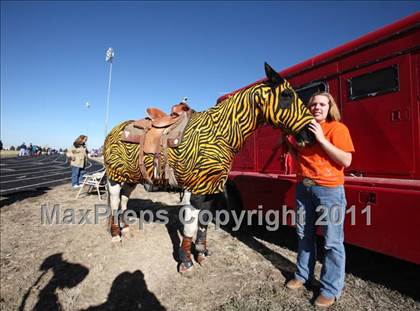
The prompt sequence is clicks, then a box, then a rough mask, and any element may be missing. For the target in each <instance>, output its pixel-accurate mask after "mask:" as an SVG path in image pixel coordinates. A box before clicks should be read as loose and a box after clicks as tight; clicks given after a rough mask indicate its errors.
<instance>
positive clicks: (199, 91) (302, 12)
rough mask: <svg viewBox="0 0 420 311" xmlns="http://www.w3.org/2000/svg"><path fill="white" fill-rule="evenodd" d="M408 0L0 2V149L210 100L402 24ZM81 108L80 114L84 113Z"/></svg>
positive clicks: (91, 132) (95, 139)
mask: <svg viewBox="0 0 420 311" xmlns="http://www.w3.org/2000/svg"><path fill="white" fill-rule="evenodd" d="M419 9H420V3H419V2H418V1H417V2H416V1H407V2H404V1H398V2H392V1H375V2H369V1H367V2H362V1H351V2H343V1H340V2H333V1H323V2H317V1H290V2H277V1H266V2H264V1H246V2H227V1H214V2H194V1H182V2H172V1H171V2H169V1H162V2H158V1H157V2H147V1H144V2H136V1H127V2H124V1H119V2H114V1H85V2H84V1H59V2H54V1H2V2H1V140H2V141H3V143H4V145H5V146H10V145H14V146H16V145H19V144H21V143H22V142H25V143H27V144H28V143H29V142H32V143H33V144H39V145H42V146H44V145H49V146H51V147H56V148H59V147H62V148H65V147H67V146H69V145H71V143H72V142H73V140H74V139H75V138H76V137H77V136H78V135H80V134H86V135H88V136H89V140H88V148H97V147H99V146H100V145H101V144H102V142H103V139H104V131H105V107H106V98H107V87H108V71H109V64H108V63H106V62H105V51H106V50H107V48H108V47H113V49H114V50H115V59H114V63H113V71H112V84H111V97H110V112H109V122H108V123H109V126H108V129H110V128H112V127H113V126H115V125H116V124H118V123H119V122H121V121H124V120H128V119H139V118H142V117H143V116H144V113H145V109H146V108H147V107H149V106H155V107H158V108H161V109H163V110H165V111H167V110H168V109H169V106H171V105H173V104H175V103H178V102H179V101H180V100H181V99H182V98H183V97H184V96H188V98H189V103H190V105H191V106H192V107H193V108H194V109H196V110H198V111H201V110H205V109H207V108H209V107H211V106H213V105H214V104H215V103H216V100H217V98H218V97H220V96H221V95H223V94H225V93H227V92H230V91H232V90H235V89H238V88H240V87H242V86H245V85H247V84H249V83H252V82H254V81H256V80H258V79H260V78H262V77H263V76H264V70H263V64H264V61H267V62H269V63H270V64H271V65H272V66H273V67H274V68H275V69H277V70H279V71H280V70H283V69H285V68H287V67H290V66H292V65H294V64H296V63H299V62H302V61H304V60H306V59H308V58H310V57H312V56H315V55H317V54H320V53H322V52H325V51H327V50H329V49H332V48H334V47H336V46H338V45H341V44H344V43H346V42H348V41H350V40H353V39H356V38H358V37H360V36H362V35H364V34H366V33H367V32H370V31H373V30H375V29H377V28H379V27H382V26H385V25H387V24H389V23H392V22H394V21H396V20H398V19H401V18H403V17H406V16H408V15H411V14H413V13H415V12H417V11H419ZM86 102H89V103H90V108H87V107H86V105H85V104H86Z"/></svg>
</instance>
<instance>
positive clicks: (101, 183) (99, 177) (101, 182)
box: [76, 169, 107, 200]
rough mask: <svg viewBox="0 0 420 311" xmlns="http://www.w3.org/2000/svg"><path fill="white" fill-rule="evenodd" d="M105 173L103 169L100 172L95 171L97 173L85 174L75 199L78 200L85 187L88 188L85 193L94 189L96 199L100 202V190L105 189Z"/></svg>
mask: <svg viewBox="0 0 420 311" xmlns="http://www.w3.org/2000/svg"><path fill="white" fill-rule="evenodd" d="M105 173H106V171H105V169H103V170H101V171H97V172H93V173H90V174H86V175H85V176H84V177H83V178H84V180H83V184H82V186H81V187H80V190H79V192H78V193H77V195H76V199H78V198H79V195H80V194H81V193H82V191H83V188H84V187H85V186H88V187H89V188H88V190H87V191H86V193H89V192H91V191H92V189H93V188H96V191H97V192H98V197H99V200H102V198H101V189H105V190H106V187H107V180H106V174H105Z"/></svg>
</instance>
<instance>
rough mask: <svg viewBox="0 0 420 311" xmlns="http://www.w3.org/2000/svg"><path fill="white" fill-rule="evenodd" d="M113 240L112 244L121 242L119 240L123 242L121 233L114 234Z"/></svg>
mask: <svg viewBox="0 0 420 311" xmlns="http://www.w3.org/2000/svg"><path fill="white" fill-rule="evenodd" d="M111 242H112V244H116V243H119V242H121V237H120V236H119V235H116V236H113V237H112V238H111Z"/></svg>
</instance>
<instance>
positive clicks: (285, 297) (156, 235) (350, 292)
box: [0, 184, 420, 310]
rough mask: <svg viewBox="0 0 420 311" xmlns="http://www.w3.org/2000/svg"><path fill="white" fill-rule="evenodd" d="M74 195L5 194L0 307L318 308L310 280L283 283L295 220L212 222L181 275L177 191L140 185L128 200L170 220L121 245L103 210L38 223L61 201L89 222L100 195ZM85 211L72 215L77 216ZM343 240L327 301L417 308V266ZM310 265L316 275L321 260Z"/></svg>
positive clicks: (342, 306) (354, 306)
mask: <svg viewBox="0 0 420 311" xmlns="http://www.w3.org/2000/svg"><path fill="white" fill-rule="evenodd" d="M75 196H76V192H75V191H74V190H72V189H71V187H70V185H69V184H66V185H61V186H57V187H54V188H51V189H40V190H38V191H34V192H26V193H21V194H19V195H14V196H9V197H8V198H2V201H1V205H2V207H1V209H0V211H1V291H0V293H1V304H0V309H1V310H17V309H19V310H313V309H314V307H313V306H312V302H313V300H314V298H315V297H316V295H317V293H318V291H319V287H318V286H317V285H316V284H315V285H314V286H313V287H308V288H305V289H302V290H299V291H297V292H291V291H289V290H287V289H286V288H285V287H284V284H285V282H286V280H287V279H289V278H290V277H291V276H292V273H293V271H294V269H295V265H294V262H295V260H296V253H295V250H296V240H295V236H294V232H293V230H292V229H289V228H282V229H281V230H279V231H277V232H274V233H267V232H265V231H263V230H260V229H258V228H246V229H245V230H243V231H241V232H239V233H238V232H236V233H232V232H230V231H229V230H227V229H225V230H223V229H220V228H219V229H217V230H216V228H215V226H214V225H211V226H210V229H209V247H210V249H211V251H212V254H211V256H210V257H209V258H208V260H207V262H206V264H205V265H204V266H203V267H200V266H198V265H197V264H196V265H195V266H196V268H195V271H194V272H193V273H191V274H189V275H188V276H182V275H180V274H179V273H178V272H177V260H178V255H177V253H178V247H179V244H180V235H179V229H180V228H181V227H180V223H179V221H178V219H177V217H176V216H177V214H178V211H179V209H180V206H179V203H178V195H176V194H168V193H161V192H159V193H148V192H146V191H144V190H143V188H142V187H141V186H139V187H137V189H136V190H135V192H134V194H133V199H132V200H131V201H130V204H129V208H130V209H132V210H134V211H137V213H139V212H140V211H145V210H149V211H153V212H156V211H157V210H158V209H164V210H167V211H168V213H169V215H170V217H169V218H170V222H169V224H168V225H163V224H159V223H156V222H155V223H150V224H145V225H144V229H142V230H139V229H138V225H133V226H132V228H134V230H132V231H133V237H132V238H131V239H129V240H128V241H124V242H123V243H122V245H118V246H115V245H114V246H113V245H112V244H111V242H110V237H109V234H108V233H107V232H106V225H105V223H106V221H105V219H100V221H99V224H82V225H78V224H59V225H57V224H54V225H48V224H42V223H41V221H42V213H41V210H42V209H41V206H42V205H44V206H47V210H48V212H49V213H51V211H52V209H53V206H54V205H58V206H59V209H60V211H61V216H62V217H61V218H60V219H61V220H63V219H62V218H63V215H65V214H63V213H64V210H65V209H71V208H72V209H77V210H78V209H81V210H83V211H86V210H91V214H88V218H89V221H91V222H93V221H94V219H93V210H94V208H95V204H99V203H101V202H100V201H99V200H98V197H97V196H96V195H94V194H93V195H89V196H86V197H83V198H79V199H78V200H76V199H75ZM66 215H67V214H66ZM44 216H45V215H44ZM44 218H45V217H44ZM44 220H45V219H44ZM64 220H69V218H65V219H64ZM81 220H82V219H81V217H80V216H79V215H77V217H76V222H79V221H81ZM346 249H347V268H346V270H347V274H346V285H345V289H344V292H343V296H342V298H341V299H340V300H339V301H338V302H337V303H336V304H335V305H334V306H333V307H332V308H330V309H331V310H420V297H419V296H420V295H419V292H420V283H419V282H420V277H419V276H420V273H419V266H416V265H413V264H409V263H405V262H402V261H399V260H396V259H393V258H389V257H386V256H382V255H379V254H374V253H372V252H368V251H365V250H361V249H358V248H355V247H351V246H346ZM316 269H317V273H318V275H319V271H320V265H319V263H318V264H317V268H316Z"/></svg>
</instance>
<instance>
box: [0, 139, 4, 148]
mask: <svg viewBox="0 0 420 311" xmlns="http://www.w3.org/2000/svg"><path fill="white" fill-rule="evenodd" d="M0 150H3V142H2V141H1V140H0Z"/></svg>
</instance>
